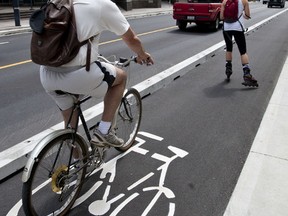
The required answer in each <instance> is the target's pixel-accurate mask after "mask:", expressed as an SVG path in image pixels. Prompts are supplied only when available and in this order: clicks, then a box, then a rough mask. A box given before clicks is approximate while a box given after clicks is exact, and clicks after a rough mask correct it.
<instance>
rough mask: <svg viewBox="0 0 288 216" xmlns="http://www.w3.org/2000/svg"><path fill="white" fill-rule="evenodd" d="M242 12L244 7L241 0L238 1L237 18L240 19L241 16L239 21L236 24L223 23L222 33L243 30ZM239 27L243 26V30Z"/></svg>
mask: <svg viewBox="0 0 288 216" xmlns="http://www.w3.org/2000/svg"><path fill="white" fill-rule="evenodd" d="M243 10H244V6H243V3H242V0H238V17H240V15H241V14H242V15H241V17H240V18H239V21H237V22H234V23H226V22H224V26H223V29H224V31H233V30H234V31H243V28H244V29H245V27H244V24H243V21H244V18H243ZM240 23H241V24H240ZM241 25H242V26H243V28H242V27H241Z"/></svg>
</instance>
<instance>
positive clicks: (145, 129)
mask: <svg viewBox="0 0 288 216" xmlns="http://www.w3.org/2000/svg"><path fill="white" fill-rule="evenodd" d="M286 18H287V14H286V15H285V16H282V17H280V18H279V19H281V20H285V19H286ZM271 24H273V22H272V23H271ZM287 29H288V28H287V25H286V26H278V25H273V27H272V26H271V25H270V26H269V29H268V28H265V26H264V28H260V29H258V30H257V31H255V32H253V33H252V34H250V35H248V36H247V44H248V52H249V56H250V59H251V61H250V63H251V67H252V73H253V75H255V77H256V78H257V79H258V81H259V85H260V86H259V88H258V89H255V88H247V87H244V86H242V85H241V82H242V72H241V65H240V63H239V56H238V53H237V51H236V52H235V53H234V59H235V61H234V62H235V63H234V64H233V65H234V68H235V69H234V74H233V75H232V77H231V81H230V82H229V83H227V82H226V81H225V80H224V78H225V76H224V65H225V63H224V52H223V51H220V52H217V53H216V55H215V56H214V57H213V58H211V59H209V61H207V62H206V63H204V64H200V65H199V66H198V67H196V68H195V69H193V70H190V71H189V73H187V74H185V75H183V76H181V77H180V78H178V79H176V80H175V81H173V82H172V83H170V84H169V85H167V86H165V87H164V88H162V89H161V90H159V91H157V92H155V93H153V94H151V95H149V96H148V97H145V98H144V99H143V109H144V111H143V121H142V125H141V131H142V133H140V134H139V136H138V139H137V144H136V146H135V147H134V148H133V149H132V150H131V152H130V153H129V154H127V155H125V157H122V156H121V157H119V158H117V155H118V153H117V152H116V151H112V152H110V153H109V156H108V159H109V158H110V159H111V161H110V160H109V162H108V163H107V164H106V165H105V167H104V168H103V170H101V172H100V171H98V172H96V173H95V175H93V176H92V177H91V178H90V179H89V180H88V182H87V184H85V186H84V188H83V192H82V193H83V196H81V197H80V199H79V200H78V201H77V202H78V203H79V206H77V208H74V209H73V210H72V211H71V213H70V214H69V215H141V214H143V215H159V216H160V215H185V216H186V215H187V216H193V215H195V216H196V215H197V216H198V215H207V216H210V215H223V213H224V212H225V209H226V206H227V204H228V201H229V199H230V196H231V194H232V192H233V190H234V187H235V185H236V183H237V180H238V177H239V175H240V172H241V170H242V168H243V164H244V163H245V161H246V158H247V156H248V154H249V152H250V151H251V146H252V143H253V141H254V138H255V136H256V134H257V131H258V128H259V126H260V124H261V127H262V128H263V127H265V126H263V125H264V123H263V121H262V118H263V116H264V114H265V110H266V107H267V105H268V102H269V100H270V97H271V95H272V92H273V89H274V86H275V85H276V83H277V80H278V76H279V74H280V72H281V70H282V66H283V64H284V62H285V59H286V57H287V44H288V41H287V39H286V36H285V35H287V33H288V32H287ZM276 32H277V34H276ZM272 35H273V37H272ZM275 35H277V36H275ZM264 36H265V37H264ZM269 36H271V37H269ZM264 39H265V43H264V42H263V40H264ZM279 52H280V53H281V54H283V55H277V54H278V53H279ZM259 53H265V56H263V55H259ZM237 62H238V63H237ZM285 65H287V63H286V64H285ZM286 67H287V66H286ZM271 71H273V73H271ZM284 78H285V77H284ZM281 79H282V77H281ZM279 81H280V80H279ZM286 83H287V82H286ZM282 85H283V87H282V89H283V88H284V90H285V83H284V82H282ZM280 94H281V93H280ZM282 95H283V92H282ZM277 103H278V102H277ZM284 106H285V104H284ZM281 118H282V120H283V122H285V116H281ZM275 121H277V120H276V118H275ZM261 122H262V123H263V124H262V123H261ZM286 122H287V121H286ZM266 134H267V133H266ZM272 135H273V134H272ZM284 138H285V137H284ZM270 139H271V138H270ZM273 141H274V142H277V139H275V138H274V137H273ZM280 144H281V142H279V145H280ZM253 146H254V145H253ZM284 150H285V149H284ZM252 151H256V150H255V149H254V150H253V149H252ZM284 152H285V151H283V155H284V156H282V158H284V157H285V154H284ZM267 153H268V152H265V154H267ZM286 155H287V154H286ZM262 156H264V153H263V155H262ZM115 157H116V159H113V158H115ZM249 157H250V155H249ZM249 157H248V158H249ZM115 161H117V163H115ZM263 161H264V160H263ZM260 162H261V161H260ZM279 163H283V164H284V165H283V166H281V168H282V167H283V168H285V164H286V163H287V160H286V161H285V160H281V161H278V163H277V162H276V164H278V165H279ZM247 164H248V165H249V163H247ZM265 165H267V164H265ZM286 166H287V164H286ZM245 167H246V165H245ZM256 168H257V167H253V169H254V171H255V172H257V171H256V170H255V169H256ZM245 169H249V167H248V168H245ZM278 169H279V167H278ZM270 171H271V170H270ZM100 174H101V175H100ZM269 174H270V175H271V173H269ZM272 174H273V173H272ZM276 175H277V176H278V174H277V173H276ZM261 177H262V178H261V179H263V178H265V177H267V176H265V175H263V176H261ZM102 179H105V180H102ZM261 179H258V182H256V183H257V184H258V185H259V186H261V188H258V190H257V192H258V193H259V192H261V191H259V190H262V191H263V193H264V194H265V189H266V185H265V184H264V185H263V182H260V181H261ZM278 179H279V178H273V176H272V177H271V178H269V180H271V182H270V184H269V186H271V185H272V186H273V185H276V184H277V185H279V184H280V185H281V186H280V188H281V189H282V190H281V191H280V190H279V191H277V193H280V192H282V193H285V190H284V189H285V187H282V186H284V185H285V183H283V182H273V180H278ZM248 183H249V182H248ZM248 183H246V182H244V184H243V183H242V187H244V188H245V186H247V184H248ZM259 183H261V184H259ZM264 183H265V182H264ZM286 188H287V187H286ZM242 189H243V188H242ZM248 190H249V188H248ZM85 194H86V195H85ZM258 195H261V194H258ZM235 196H236V195H235ZM158 197H159V199H158ZM81 198H82V199H81ZM261 198H263V197H262V196H257V199H256V200H253V201H254V203H251V204H254V205H258V203H256V201H258V202H261V201H262V200H261ZM154 201H155V204H154ZM244 201H245V199H244ZM244 203H245V202H244ZM76 204H77V203H76ZM274 204H275V206H274V208H277V207H279V206H277V203H274ZM99 207H100V208H99ZM252 207H253V206H252ZM280 207H282V210H283V206H280ZM99 209H101V210H102V212H100V211H99ZM283 212H284V211H283ZM286 212H287V211H286ZM256 213H257V212H256ZM20 215H21V214H20ZM231 215H236V214H231ZM239 215H241V214H239ZM242 215H243V214H242ZM244 215H245V214H244ZM254 215H257V214H254ZM261 215H265V213H263V214H261ZM267 215H268V214H267ZM270 215H271V214H270ZM280 215H281V214H280ZM283 215H284V214H283Z"/></svg>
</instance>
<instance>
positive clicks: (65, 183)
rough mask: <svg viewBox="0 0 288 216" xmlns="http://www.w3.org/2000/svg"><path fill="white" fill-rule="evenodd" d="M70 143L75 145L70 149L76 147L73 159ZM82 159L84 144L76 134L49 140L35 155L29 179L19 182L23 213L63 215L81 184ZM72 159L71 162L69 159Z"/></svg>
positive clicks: (83, 168)
mask: <svg viewBox="0 0 288 216" xmlns="http://www.w3.org/2000/svg"><path fill="white" fill-rule="evenodd" d="M73 140H74V141H73ZM72 145H73V147H75V148H73V149H77V152H78V155H79V156H78V159H77V160H76V159H73V158H71V154H72V151H71V149H72V148H71V146H72ZM77 152H76V153H77ZM57 154H58V156H57ZM56 156H57V157H56ZM74 156H76V155H74ZM56 158H57V159H56ZM86 159H87V147H86V144H85V143H84V142H83V141H82V140H81V138H80V137H79V136H78V135H75V134H74V133H67V134H63V135H60V136H58V137H56V138H55V139H53V140H52V141H50V142H49V143H48V144H47V145H46V146H45V147H44V148H43V150H42V151H41V152H40V153H39V155H38V156H37V158H35V163H34V165H33V167H32V170H31V175H30V178H29V179H28V181H27V182H25V183H24V184H23V188H22V202H23V209H24V212H25V214H26V215H32V216H36V215H39V216H43V215H65V214H67V212H68V211H69V210H70V208H71V207H72V206H73V204H74V202H75V200H76V199H77V197H78V195H79V193H80V190H81V187H82V185H83V182H84V178H85V174H86V166H84V164H85V163H86ZM72 160H73V163H72V164H71V163H70V162H69V161H72ZM74 160H75V161H76V162H75V161H74ZM69 164H70V165H69ZM68 167H69V168H68Z"/></svg>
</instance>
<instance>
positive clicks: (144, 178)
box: [127, 172, 154, 191]
mask: <svg viewBox="0 0 288 216" xmlns="http://www.w3.org/2000/svg"><path fill="white" fill-rule="evenodd" d="M153 175H154V173H153V172H150V173H149V174H147V175H146V176H144V177H143V178H141V179H139V180H138V181H137V182H135V183H133V184H132V185H131V186H129V187H128V188H127V190H128V191H129V190H132V189H133V188H135V187H137V186H138V185H139V184H141V183H142V182H144V181H146V180H147V179H149V178H150V177H152V176H153Z"/></svg>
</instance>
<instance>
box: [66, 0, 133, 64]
mask: <svg viewBox="0 0 288 216" xmlns="http://www.w3.org/2000/svg"><path fill="white" fill-rule="evenodd" d="M73 5H74V13H75V19H76V28H77V35H78V39H79V41H84V40H87V39H88V38H90V37H92V36H95V35H97V36H96V37H94V39H93V41H92V44H91V45H92V46H91V62H93V61H96V60H97V56H98V55H99V53H98V46H99V38H100V34H101V32H102V31H105V30H108V31H111V32H113V33H115V34H116V35H123V34H124V33H125V32H126V31H127V30H128V28H129V27H130V25H129V23H128V21H127V20H126V18H125V17H124V15H123V14H122V13H121V11H120V10H119V8H118V7H117V5H116V4H115V3H114V2H112V1H111V0H73ZM86 53H87V45H83V46H82V47H81V48H80V50H79V53H78V55H77V56H76V57H75V58H74V59H73V60H72V61H70V62H69V63H67V64H65V65H63V66H79V65H86Z"/></svg>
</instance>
